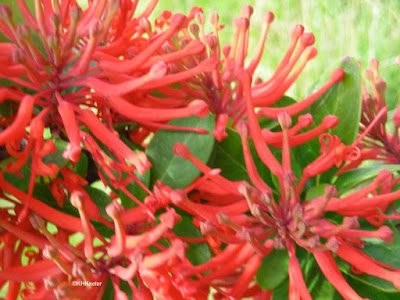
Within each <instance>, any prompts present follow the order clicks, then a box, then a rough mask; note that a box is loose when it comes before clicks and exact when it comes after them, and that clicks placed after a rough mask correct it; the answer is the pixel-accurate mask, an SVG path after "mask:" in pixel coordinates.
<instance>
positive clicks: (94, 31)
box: [89, 20, 104, 37]
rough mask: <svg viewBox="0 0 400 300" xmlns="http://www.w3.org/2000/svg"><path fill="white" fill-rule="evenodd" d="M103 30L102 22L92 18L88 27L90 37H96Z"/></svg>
mask: <svg viewBox="0 0 400 300" xmlns="http://www.w3.org/2000/svg"><path fill="white" fill-rule="evenodd" d="M103 30H104V26H103V22H101V21H100V20H94V21H93V22H92V24H91V25H90V27H89V35H90V36H91V37H98V36H99V35H100V34H102V32H103Z"/></svg>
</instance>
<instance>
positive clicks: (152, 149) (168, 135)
mask: <svg viewBox="0 0 400 300" xmlns="http://www.w3.org/2000/svg"><path fill="white" fill-rule="evenodd" d="M168 124H171V125H175V126H182V127H191V128H195V127H197V128H204V129H206V130H207V131H208V132H209V133H208V134H199V133H194V132H186V131H174V130H159V131H158V132H157V133H156V134H155V135H154V137H153V139H152V140H151V142H150V144H149V146H148V147H147V149H146V154H147V156H148V158H149V160H150V161H151V164H152V166H153V167H152V172H151V173H152V174H151V175H152V182H154V181H155V180H157V179H160V180H161V181H162V182H163V183H164V184H166V185H168V186H170V187H171V188H173V189H177V188H185V187H186V186H188V185H189V184H190V183H191V182H192V181H193V180H194V179H195V178H196V177H197V176H199V174H200V170H199V169H197V167H196V166H194V165H193V164H192V163H191V162H190V161H188V160H185V159H183V158H181V157H179V156H178V155H175V154H174V153H173V152H172V148H173V147H174V145H175V143H177V142H179V143H183V144H185V145H186V146H187V147H188V148H189V150H190V152H191V153H192V154H193V155H194V156H195V157H197V158H198V159H199V160H201V161H202V162H203V163H207V162H208V160H209V158H210V155H211V152H212V150H213V147H214V137H213V136H212V134H211V132H212V131H213V130H214V127H215V124H214V119H213V117H212V115H211V114H209V115H208V116H207V117H205V118H199V117H196V116H192V117H188V118H182V119H175V120H172V121H170V122H169V123H168Z"/></svg>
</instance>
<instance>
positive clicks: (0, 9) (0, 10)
mask: <svg viewBox="0 0 400 300" xmlns="http://www.w3.org/2000/svg"><path fill="white" fill-rule="evenodd" d="M12 16H13V12H12V9H11V7H10V5H8V4H1V5H0V19H2V20H4V21H5V22H7V21H9V20H10V19H11V18H12Z"/></svg>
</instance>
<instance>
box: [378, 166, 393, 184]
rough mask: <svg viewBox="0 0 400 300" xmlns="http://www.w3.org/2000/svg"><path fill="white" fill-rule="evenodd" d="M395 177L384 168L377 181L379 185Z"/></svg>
mask: <svg viewBox="0 0 400 300" xmlns="http://www.w3.org/2000/svg"><path fill="white" fill-rule="evenodd" d="M392 177H393V174H392V173H391V172H389V171H388V170H382V171H380V172H379V174H378V176H376V178H375V183H376V184H377V185H378V186H382V185H383V184H385V183H386V182H388V181H391V178H392Z"/></svg>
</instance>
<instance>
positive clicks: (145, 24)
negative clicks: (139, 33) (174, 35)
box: [139, 18, 151, 32]
mask: <svg viewBox="0 0 400 300" xmlns="http://www.w3.org/2000/svg"><path fill="white" fill-rule="evenodd" d="M139 27H140V29H142V30H143V31H144V32H151V23H150V21H149V20H148V19H147V18H141V19H140V20H139Z"/></svg>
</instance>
